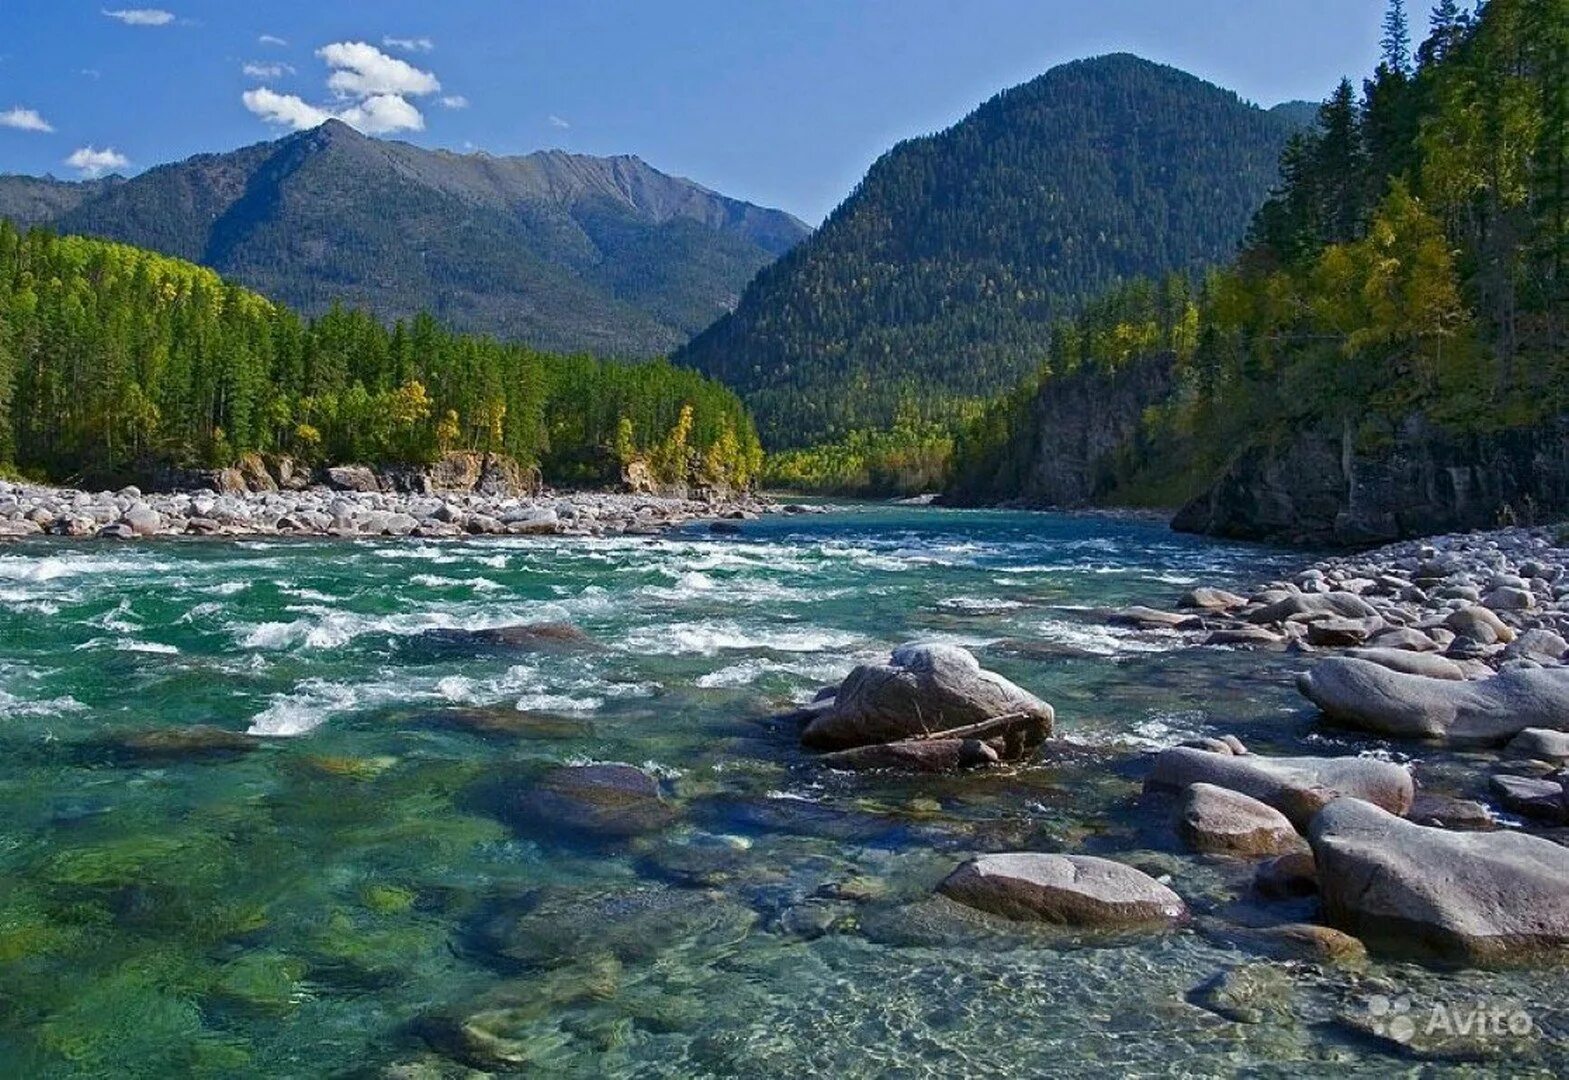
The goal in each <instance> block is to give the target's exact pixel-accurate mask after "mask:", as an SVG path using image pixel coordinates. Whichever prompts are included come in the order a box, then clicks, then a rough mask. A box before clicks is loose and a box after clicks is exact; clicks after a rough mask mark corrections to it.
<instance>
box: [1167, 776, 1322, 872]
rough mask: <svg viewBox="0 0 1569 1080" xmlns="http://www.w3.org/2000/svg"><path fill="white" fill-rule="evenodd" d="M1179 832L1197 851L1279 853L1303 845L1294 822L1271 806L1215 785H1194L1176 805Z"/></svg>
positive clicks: (1221, 853)
mask: <svg viewBox="0 0 1569 1080" xmlns="http://www.w3.org/2000/svg"><path fill="white" fill-rule="evenodd" d="M1177 835H1178V836H1180V837H1182V840H1183V842H1184V843H1186V844H1187V845H1188V846H1189V847H1191V848H1193V849H1194V850H1196V851H1205V852H1210V853H1212V854H1220V855H1278V854H1280V853H1282V852H1286V851H1290V850H1292V849H1293V848H1297V847H1300V846H1301V845H1302V838H1301V837H1300V836H1298V835H1297V831H1296V829H1294V828H1293V827H1292V825H1291V822H1290V821H1289V820H1287V819H1286V815H1284V814H1282V813H1281V812H1280V811H1279V810H1276V809H1275V808H1274V807H1272V806H1267V805H1265V804H1264V803H1261V802H1259V801H1258V800H1257V799H1253V798H1249V797H1248V796H1246V795H1243V794H1242V793H1240V792H1237V791H1230V790H1228V789H1226V788H1222V787H1216V786H1215V785H1213V784H1203V783H1200V784H1193V785H1191V786H1190V787H1189V788H1188V789H1187V790H1186V791H1185V792H1184V793H1183V796H1182V802H1181V803H1180V805H1179V806H1178V808H1177Z"/></svg>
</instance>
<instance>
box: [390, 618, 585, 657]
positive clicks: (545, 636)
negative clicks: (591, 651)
mask: <svg viewBox="0 0 1569 1080" xmlns="http://www.w3.org/2000/svg"><path fill="white" fill-rule="evenodd" d="M413 644H415V645H418V646H425V647H430V648H434V649H436V650H438V651H442V652H530V651H540V652H552V651H562V650H570V649H588V648H592V647H593V645H594V639H593V638H591V637H589V636H588V635H587V634H585V633H584V632H583V631H582V630H580V629H578V628H577V627H576V626H573V625H572V624H571V623H520V624H518V625H516V626H488V627H484V628H481V629H478V630H465V629H461V628H451V629H449V628H445V627H442V628H438V629H434V630H426V631H425V632H424V633H422V634H420V635H419V636H418V637H417V638H416V639H415V641H414V642H413Z"/></svg>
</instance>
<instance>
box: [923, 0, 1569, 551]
mask: <svg viewBox="0 0 1569 1080" xmlns="http://www.w3.org/2000/svg"><path fill="white" fill-rule="evenodd" d="M1391 8H1392V15H1393V14H1397V13H1398V11H1399V4H1398V3H1394V4H1392V5H1391ZM1400 22H1401V20H1399V19H1391V25H1399V23H1400ZM1281 173H1282V179H1281V183H1280V186H1279V188H1278V190H1277V191H1276V192H1275V194H1274V195H1273V197H1272V198H1271V199H1270V200H1269V201H1268V202H1267V203H1266V204H1265V205H1264V206H1263V208H1262V209H1261V210H1260V211H1259V213H1258V215H1257V217H1256V219H1255V221H1254V223H1253V226H1252V229H1251V231H1250V234H1249V239H1248V243H1247V246H1246V248H1245V250H1244V251H1243V252H1242V254H1241V256H1240V257H1239V258H1238V259H1237V260H1236V261H1235V262H1234V263H1233V264H1232V265H1231V266H1230V267H1229V268H1228V269H1226V270H1224V271H1222V272H1216V273H1214V274H1212V275H1210V276H1209V278H1208V279H1207V280H1206V281H1205V282H1204V284H1203V286H1202V288H1200V289H1197V290H1193V291H1191V292H1185V291H1184V290H1183V289H1182V288H1181V287H1180V285H1178V286H1175V287H1174V286H1173V285H1172V283H1167V287H1156V286H1154V285H1151V284H1141V285H1136V286H1128V287H1126V288H1123V289H1121V290H1119V291H1117V292H1115V293H1113V294H1111V295H1110V296H1108V297H1106V298H1105V299H1103V300H1102V301H1100V302H1098V303H1097V304H1096V305H1094V306H1093V307H1092V308H1091V309H1090V310H1089V311H1088V312H1087V313H1086V315H1085V316H1084V317H1082V318H1081V319H1080V320H1079V321H1078V322H1077V323H1076V324H1075V326H1074V327H1073V328H1072V332H1071V333H1069V334H1065V335H1063V336H1062V338H1061V340H1060V342H1059V346H1058V347H1057V348H1055V349H1054V350H1053V353H1052V356H1051V357H1050V363H1049V365H1047V366H1046V367H1044V368H1043V369H1042V371H1041V372H1040V374H1039V376H1038V377H1037V378H1036V380H1035V383H1034V385H1033V386H1028V385H1027V386H1026V387H1025V388H1023V389H1021V390H1020V391H1018V392H1016V393H1015V394H1013V395H1011V396H1010V397H1009V398H1007V399H1003V400H999V401H998V402H996V403H995V404H994V405H993V406H991V407H990V408H989V409H988V410H987V412H986V414H985V415H984V416H983V417H982V418H981V419H980V420H978V421H976V422H975V423H974V424H972V425H971V426H970V427H969V428H968V430H967V431H966V433H965V435H964V437H963V438H962V439H961V440H960V446H959V450H958V453H957V464H956V468H955V470H954V477H953V480H952V485H951V486H952V489H953V491H954V493H955V494H956V496H958V497H961V498H965V499H970V500H990V499H1012V498H1024V499H1027V500H1030V501H1034V502H1043V503H1050V502H1068V501H1085V500H1090V501H1102V502H1126V501H1157V502H1162V503H1165V504H1168V505H1170V504H1173V503H1175V502H1178V501H1180V500H1183V499H1189V498H1190V499H1191V501H1189V502H1188V505H1187V506H1186V507H1185V508H1184V509H1183V511H1182V513H1181V514H1179V516H1178V519H1177V520H1178V524H1179V525H1180V526H1181V527H1183V528H1187V529H1193V530H1199V531H1205V532H1213V533H1220V534H1225V535H1231V536H1240V537H1252V538H1263V539H1273V540H1290V541H1309V542H1313V543H1328V542H1339V543H1365V542H1373V541H1380V540H1387V539H1391V538H1394V537H1399V536H1408V535H1420V534H1423V533H1429V532H1435V531H1443V530H1446V529H1454V528H1473V527H1480V526H1488V525H1492V524H1496V523H1497V522H1498V521H1500V520H1506V519H1509V518H1515V519H1528V518H1531V517H1536V516H1540V515H1544V514H1560V513H1562V512H1565V511H1569V5H1566V4H1565V3H1563V0H1490V2H1488V3H1486V4H1484V5H1482V6H1481V7H1480V8H1479V10H1478V12H1477V14H1475V15H1474V16H1473V15H1468V14H1462V13H1461V12H1460V10H1459V7H1458V5H1456V4H1454V3H1452V2H1451V3H1444V4H1440V5H1439V7H1438V8H1437V9H1436V10H1435V13H1434V29H1433V33H1432V36H1431V37H1430V39H1429V40H1428V41H1426V42H1424V43H1423V44H1422V45H1421V46H1420V48H1418V49H1417V50H1415V54H1414V55H1413V52H1412V50H1411V49H1410V43H1409V42H1404V41H1402V40H1400V39H1399V35H1398V34H1397V35H1394V36H1393V37H1390V36H1389V35H1387V34H1386V55H1385V59H1384V62H1383V64H1381V65H1380V67H1379V68H1378V70H1377V71H1376V72H1375V73H1374V74H1373V75H1372V76H1371V77H1370V78H1369V79H1367V80H1366V82H1365V83H1364V84H1363V86H1362V88H1361V91H1360V92H1358V90H1357V89H1356V88H1355V87H1354V86H1353V85H1352V84H1351V83H1350V82H1349V81H1348V82H1344V83H1342V84H1341V86H1340V87H1339V88H1338V89H1337V90H1336V92H1335V93H1334V94H1333V95H1332V96H1331V97H1330V98H1329V100H1328V101H1326V102H1325V104H1324V105H1323V107H1322V108H1321V110H1320V118H1319V123H1318V125H1317V126H1316V129H1315V130H1314V131H1313V132H1312V133H1310V134H1307V135H1304V136H1302V137H1299V138H1297V139H1294V140H1293V141H1292V142H1291V144H1290V145H1289V146H1288V147H1287V149H1286V151H1285V153H1284V154H1283V156H1282V161H1281ZM1069 382H1072V383H1076V384H1081V389H1082V390H1083V392H1082V393H1081V392H1074V393H1069V392H1068V389H1069V388H1068V387H1067V386H1066V385H1065V384H1066V383H1069ZM1119 387H1120V388H1122V392H1124V393H1127V392H1130V391H1131V392H1134V393H1135V394H1136V395H1137V394H1142V395H1143V396H1142V398H1137V397H1135V399H1132V400H1127V401H1122V402H1121V404H1119V405H1118V407H1117V408H1116V409H1115V410H1110V412H1112V413H1115V414H1116V415H1117V416H1119V417H1120V418H1121V419H1120V421H1119V424H1120V427H1119V431H1118V434H1117V437H1116V438H1115V439H1110V440H1104V439H1103V440H1101V441H1100V442H1098V443H1097V446H1098V450H1097V453H1096V455H1095V457H1094V460H1092V461H1089V462H1086V464H1085V470H1084V475H1081V476H1079V477H1077V480H1078V481H1081V482H1080V483H1077V484H1068V483H1065V482H1063V480H1064V478H1063V476H1062V474H1061V470H1060V469H1058V468H1056V467H1055V466H1056V465H1057V464H1058V463H1060V460H1061V458H1062V452H1061V448H1062V446H1063V443H1064V439H1065V438H1069V437H1070V436H1071V433H1073V432H1074V431H1076V430H1077V429H1078V428H1079V427H1082V425H1083V423H1084V417H1083V416H1082V415H1079V413H1081V412H1082V407H1073V406H1071V404H1070V403H1072V402H1075V401H1077V402H1082V401H1083V400H1085V399H1086V397H1087V398H1088V399H1090V400H1101V401H1104V402H1111V401H1113V400H1115V399H1117V394H1118V392H1119V391H1118V388H1119ZM1098 413H1099V414H1100V415H1108V410H1107V409H1106V408H1104V407H1103V408H1101V409H1099V410H1098Z"/></svg>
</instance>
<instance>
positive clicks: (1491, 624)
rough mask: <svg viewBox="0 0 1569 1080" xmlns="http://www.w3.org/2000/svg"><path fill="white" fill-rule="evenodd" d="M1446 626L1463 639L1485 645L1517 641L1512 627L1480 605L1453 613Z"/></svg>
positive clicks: (1447, 619) (1446, 621)
mask: <svg viewBox="0 0 1569 1080" xmlns="http://www.w3.org/2000/svg"><path fill="white" fill-rule="evenodd" d="M1444 625H1445V626H1446V627H1448V628H1449V629H1450V630H1453V631H1454V632H1455V633H1457V634H1459V635H1460V636H1461V637H1465V638H1470V639H1471V640H1472V641H1477V642H1481V643H1482V644H1483V645H1493V644H1496V643H1497V642H1500V641H1502V642H1505V643H1507V642H1510V641H1513V640H1514V639H1515V632H1514V629H1513V628H1512V627H1510V626H1509V625H1508V624H1507V623H1505V622H1504V620H1502V619H1500V618H1499V617H1498V616H1497V615H1496V614H1494V613H1493V612H1492V611H1491V610H1490V609H1488V608H1485V607H1481V606H1479V605H1473V606H1471V607H1464V608H1461V609H1460V610H1459V611H1454V612H1451V613H1450V615H1449V617H1448V618H1446V619H1445V620H1444Z"/></svg>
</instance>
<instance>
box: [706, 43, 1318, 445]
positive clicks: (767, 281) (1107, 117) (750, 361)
mask: <svg viewBox="0 0 1569 1080" xmlns="http://www.w3.org/2000/svg"><path fill="white" fill-rule="evenodd" d="M1300 122H1301V114H1300V110H1296V111H1294V110H1293V109H1291V108H1289V107H1288V108H1286V109H1283V110H1280V111H1278V112H1275V111H1266V110H1263V109H1259V108H1256V107H1254V106H1252V105H1250V104H1248V103H1246V102H1244V101H1242V100H1241V99H1239V98H1238V97H1237V96H1236V95H1235V94H1233V93H1230V92H1228V91H1226V90H1222V89H1220V88H1218V87H1215V86H1212V85H1210V84H1208V83H1206V82H1203V81H1202V80H1200V79H1197V78H1195V77H1193V76H1191V75H1187V74H1184V73H1183V72H1180V71H1177V70H1175V69H1173V68H1169V67H1163V66H1161V65H1158V64H1153V63H1150V62H1148V61H1145V60H1141V59H1138V58H1137V57H1133V56H1127V55H1114V56H1104V57H1099V58H1096V59H1091V60H1084V61H1079V62H1076V63H1072V64H1067V65H1065V66H1062V67H1059V68H1056V69H1053V70H1052V71H1049V72H1047V73H1046V74H1045V75H1042V76H1041V77H1039V78H1037V79H1035V80H1033V81H1031V82H1029V83H1026V84H1024V85H1022V86H1018V87H1015V88H1013V89H1011V90H1007V91H1005V92H1003V93H1001V94H999V95H997V97H995V98H993V99H992V100H990V101H988V102H986V103H985V104H984V105H982V106H981V107H980V108H978V109H977V110H976V111H975V112H974V113H972V114H971V115H970V116H969V117H967V118H965V119H964V120H962V121H961V122H960V123H958V124H956V125H954V126H953V127H951V128H949V129H948V130H946V131H943V132H940V133H938V134H935V135H931V136H927V137H924V138H918V139H911V140H909V141H907V142H903V143H900V144H899V145H898V146H896V147H894V148H893V149H892V150H890V151H889V152H888V153H887V154H885V155H884V156H883V157H882V158H881V159H879V160H878V161H877V163H876V164H874V165H873V166H872V168H871V170H870V172H868V173H867V175H866V178H865V179H864V180H863V181H862V182H861V184H860V185H859V186H858V187H857V188H856V189H855V191H854V192H853V193H852V194H851V195H850V196H849V198H847V199H846V200H845V201H844V203H843V204H842V205H841V206H840V207H839V208H838V209H837V210H835V211H834V213H833V214H832V216H830V218H829V219H828V221H827V222H826V223H825V224H824V225H823V227H822V228H821V229H820V230H818V232H817V233H816V234H814V235H813V236H812V237H811V238H810V239H808V240H807V241H806V242H804V243H803V244H801V245H800V246H798V247H797V248H795V249H794V250H793V251H792V252H790V254H789V255H787V256H786V257H785V258H783V259H781V260H780V261H779V262H777V263H775V264H774V265H772V266H770V267H768V268H767V269H766V270H764V271H763V272H762V273H760V274H759V275H758V276H757V278H756V279H755V280H754V281H753V282H752V284H751V285H750V286H749V287H748V288H747V290H746V293H745V295H744V296H743V297H742V299H741V303H740V305H739V306H738V307H737V309H736V310H735V311H734V312H733V313H732V314H730V315H727V316H725V317H724V318H722V319H720V320H719V322H717V323H716V324H715V325H714V326H712V327H711V328H709V329H708V330H706V331H705V332H704V333H702V334H701V335H699V336H698V337H697V338H696V339H695V340H694V341H692V343H691V344H690V345H688V346H687V347H686V348H684V349H683V350H681V352H680V353H678V354H677V356H676V360H677V362H678V363H683V364H687V365H690V366H693V367H696V368H697V369H699V370H700V371H703V372H705V373H707V374H709V375H713V376H715V377H717V378H720V379H722V380H724V381H725V382H726V383H728V384H729V385H731V386H733V387H735V388H736V389H737V390H739V391H740V392H741V393H742V395H743V397H745V398H746V400H747V401H748V403H749V404H750V405H751V406H752V408H753V410H754V411H755V413H756V414H757V416H758V420H759V425H760V427H761V429H762V431H763V435H764V441H765V442H766V443H769V444H771V445H773V446H799V445H804V444H808V443H813V442H820V441H824V440H826V439H832V438H837V437H840V436H842V435H844V434H846V433H847V432H849V431H851V430H853V429H856V428H862V427H887V426H889V425H890V424H891V423H892V421H893V420H894V419H895V417H896V416H897V415H900V413H901V405H903V406H904V410H903V411H904V412H905V413H908V412H910V411H911V410H912V409H913V410H914V411H915V412H916V413H919V414H920V415H921V416H922V417H923V418H925V419H933V418H942V419H946V418H949V417H951V416H952V415H953V413H954V406H955V402H956V400H957V399H966V398H968V399H974V398H977V397H982V396H990V395H993V394H995V393H997V392H999V391H1000V390H1002V389H1004V388H1006V387H1008V386H1010V385H1011V384H1012V383H1014V382H1015V381H1016V380H1017V379H1018V378H1020V377H1021V376H1023V375H1025V374H1027V373H1029V372H1031V371H1033V370H1034V369H1035V368H1036V366H1037V365H1039V364H1040V362H1041V361H1042V360H1043V359H1044V358H1045V356H1046V354H1047V352H1048V346H1049V342H1050V339H1051V333H1052V327H1053V325H1054V323H1056V322H1057V321H1058V320H1061V319H1063V318H1065V317H1067V316H1070V315H1072V314H1073V313H1074V312H1076V311H1077V310H1078V309H1079V308H1080V307H1081V306H1082V305H1083V303H1084V302H1085V301H1086V300H1088V299H1089V298H1090V297H1093V296H1095V295H1096V294H1098V293H1100V292H1101V291H1103V290H1104V289H1105V288H1106V287H1108V286H1110V285H1112V284H1114V283H1116V282H1118V281H1121V280H1124V279H1127V278H1131V277H1136V276H1139V275H1144V274H1160V273H1163V272H1166V271H1171V270H1178V271H1189V272H1196V271H1199V270H1201V269H1203V268H1204V267H1206V266H1209V265H1212V264H1214V263H1217V262H1223V261H1225V260H1226V259H1228V258H1230V257H1231V256H1232V255H1233V254H1235V251H1236V247H1237V243H1238V241H1239V240H1240V239H1241V238H1242V235H1243V232H1244V231H1245V229H1246V227H1247V223H1248V220H1249V218H1250V217H1251V215H1252V214H1253V212H1254V211H1255V210H1256V209H1257V208H1258V206H1259V204H1260V203H1261V202H1263V200H1264V198H1265V196H1266V194H1267V193H1268V191H1269V188H1270V185H1271V183H1272V182H1273V181H1274V179H1275V177H1276V175H1277V172H1276V163H1277V160H1278V158H1279V155H1280V151H1281V148H1282V147H1283V146H1284V145H1285V142H1286V140H1287V138H1289V136H1290V135H1291V134H1292V132H1293V131H1295V130H1297V129H1298V127H1299V125H1300Z"/></svg>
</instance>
